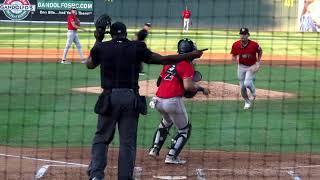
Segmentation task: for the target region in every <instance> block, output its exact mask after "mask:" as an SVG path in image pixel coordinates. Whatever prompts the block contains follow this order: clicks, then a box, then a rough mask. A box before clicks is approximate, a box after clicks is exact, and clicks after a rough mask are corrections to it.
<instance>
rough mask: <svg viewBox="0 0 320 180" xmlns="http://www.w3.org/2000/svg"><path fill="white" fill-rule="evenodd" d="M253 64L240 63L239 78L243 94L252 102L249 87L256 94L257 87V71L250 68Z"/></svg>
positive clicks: (244, 97)
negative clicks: (255, 84) (255, 83)
mask: <svg viewBox="0 0 320 180" xmlns="http://www.w3.org/2000/svg"><path fill="white" fill-rule="evenodd" d="M250 67H251V66H246V65H243V64H238V79H239V84H240V90H241V95H242V97H243V99H244V100H245V101H246V102H250V100H249V97H248V93H247V88H248V89H249V90H250V92H251V94H252V95H254V96H255V94H256V88H255V86H254V84H253V82H254V80H255V78H256V72H252V71H250V70H249V68H250Z"/></svg>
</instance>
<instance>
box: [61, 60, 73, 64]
mask: <svg viewBox="0 0 320 180" xmlns="http://www.w3.org/2000/svg"><path fill="white" fill-rule="evenodd" d="M60 63H61V64H71V62H70V61H67V60H61V62H60Z"/></svg>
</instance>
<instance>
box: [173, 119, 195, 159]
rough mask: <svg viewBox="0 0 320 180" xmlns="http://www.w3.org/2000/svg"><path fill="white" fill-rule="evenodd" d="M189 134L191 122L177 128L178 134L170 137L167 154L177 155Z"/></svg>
mask: <svg viewBox="0 0 320 180" xmlns="http://www.w3.org/2000/svg"><path fill="white" fill-rule="evenodd" d="M190 135H191V124H188V125H187V126H186V127H184V128H182V129H179V130H178V134H177V135H176V137H174V139H172V143H171V147H170V151H169V153H168V154H169V155H170V156H174V157H178V155H179V154H180V152H181V150H182V148H183V147H184V145H185V144H186V143H187V141H188V139H189V137H190Z"/></svg>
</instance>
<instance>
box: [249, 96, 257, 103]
mask: <svg viewBox="0 0 320 180" xmlns="http://www.w3.org/2000/svg"><path fill="white" fill-rule="evenodd" d="M256 97H257V95H255V94H252V96H251V98H250V101H251V102H253V101H254V100H256Z"/></svg>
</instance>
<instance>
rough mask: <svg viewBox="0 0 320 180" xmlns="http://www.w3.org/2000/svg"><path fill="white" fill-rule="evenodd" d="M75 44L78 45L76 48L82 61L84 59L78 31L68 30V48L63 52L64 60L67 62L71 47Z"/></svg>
mask: <svg viewBox="0 0 320 180" xmlns="http://www.w3.org/2000/svg"><path fill="white" fill-rule="evenodd" d="M73 42H74V43H75V44H76V47H77V49H78V52H79V55H80V59H81V60H83V59H84V58H83V53H82V49H81V44H80V41H79V38H78V33H77V31H75V30H68V32H67V43H66V47H65V48H64V51H63V56H62V60H67V55H68V51H69V49H70V47H71V45H72V43H73Z"/></svg>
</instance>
